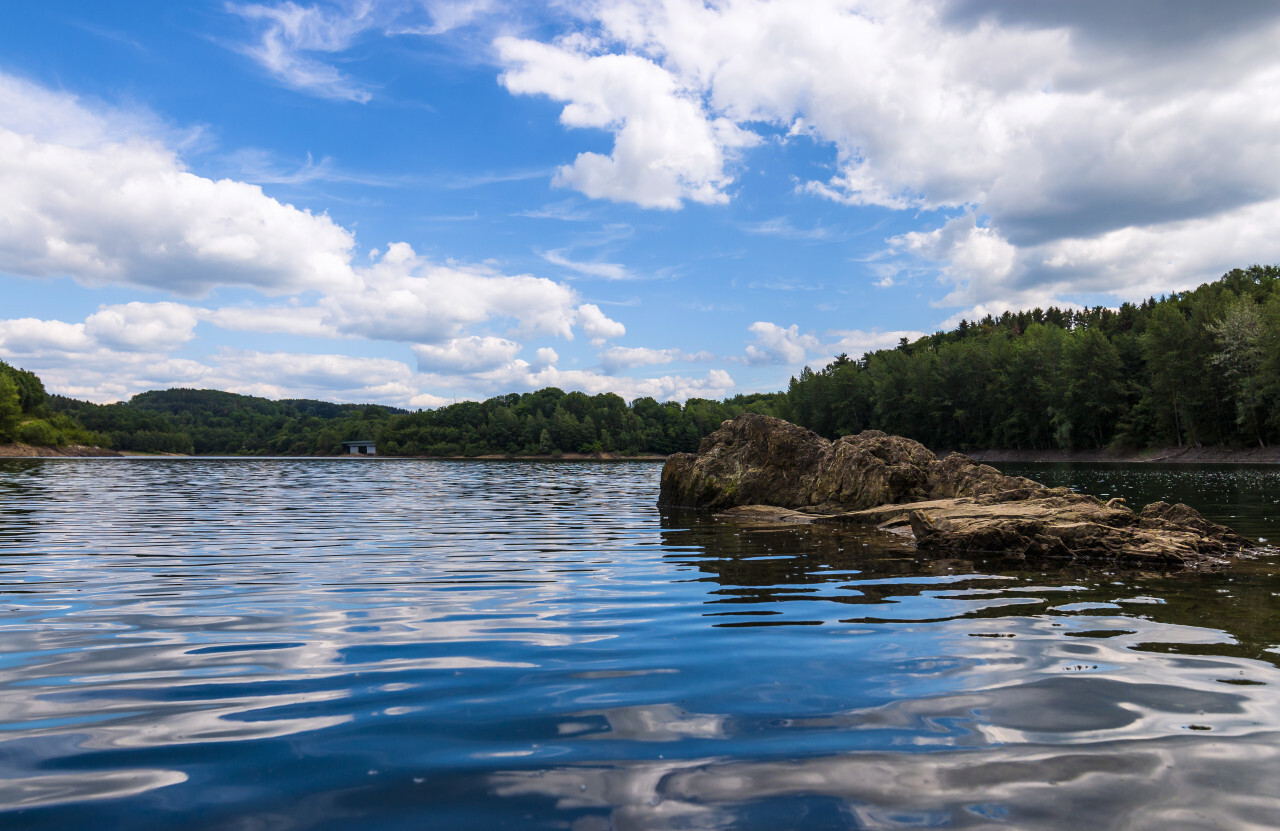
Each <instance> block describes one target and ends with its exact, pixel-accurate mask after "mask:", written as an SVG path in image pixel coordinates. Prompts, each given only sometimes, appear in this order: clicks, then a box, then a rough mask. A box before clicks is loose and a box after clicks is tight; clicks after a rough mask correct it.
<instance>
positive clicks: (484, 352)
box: [413, 335, 520, 375]
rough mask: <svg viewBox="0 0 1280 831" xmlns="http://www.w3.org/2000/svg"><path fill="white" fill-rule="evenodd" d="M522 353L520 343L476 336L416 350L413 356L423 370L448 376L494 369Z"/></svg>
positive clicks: (421, 346) (455, 339) (425, 346)
mask: <svg viewBox="0 0 1280 831" xmlns="http://www.w3.org/2000/svg"><path fill="white" fill-rule="evenodd" d="M519 351H520V344H518V343H516V342H515V341H509V340H506V339H505V338H494V337H488V336H486V337H478V336H475V335H472V336H471V337H467V338H454V339H453V340H451V341H449V342H448V343H446V344H443V345H440V346H434V345H418V346H415V347H413V354H414V355H416V356H417V358H418V369H419V370H420V371H422V372H437V373H443V374H447V375H454V374H458V375H460V374H466V373H472V372H484V371H486V370H490V369H495V368H497V367H500V366H504V365H506V364H508V363H510V362H511V360H512V359H513V358H515V356H516V353H518V352H519Z"/></svg>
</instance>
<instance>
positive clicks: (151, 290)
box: [0, 0, 1280, 407]
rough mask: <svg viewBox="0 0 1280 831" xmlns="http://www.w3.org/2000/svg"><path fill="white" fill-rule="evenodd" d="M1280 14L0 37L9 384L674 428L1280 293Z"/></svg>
mask: <svg viewBox="0 0 1280 831" xmlns="http://www.w3.org/2000/svg"><path fill="white" fill-rule="evenodd" d="M1277 42H1280V7H1278V6H1276V5H1275V4H1274V3H1268V2H1256V3H1255V2H1243V1H1242V2H1227V3H1221V4H1204V3H1200V2H1156V1H1155V0H1134V1H1133V2H1129V3H1123V4H1116V3H1113V2H1112V3H1103V2H1095V0H1082V2H1075V3H1071V4H1060V3H1039V2H1014V0H946V1H945V2H912V0H894V1H893V2H887V0H843V2H836V0H809V1H808V2H794V1H793V2H765V0H733V2H727V1H726V2H711V3H704V2H702V0H697V1H696V2H691V1H690V0H666V2H662V1H661V0H654V1H653V2H645V1H644V0H599V2H586V1H582V2H580V1H579V0H561V1H560V2H552V3H546V4H526V3H520V4H514V3H501V2H496V0H347V1H346V2H336V1H335V2H290V3H275V2H263V3H225V4H223V3H216V2H212V3H211V2H198V3H197V2H180V0H164V1H163V2H161V0H149V1H148V2H142V1H141V0H137V1H135V2H130V1H129V0H119V1H118V2H112V3H101V2H70V0H66V1H62V2H59V1H53V2H47V3H39V4H34V3H28V4H13V5H12V6H11V7H10V8H7V9H6V11H5V25H4V26H3V27H0V194H3V199H0V358H3V359H4V360H6V361H8V362H9V363H12V364H15V365H17V366H22V367H25V368H28V369H31V370H34V371H36V372H38V373H39V374H40V375H41V376H42V377H43V378H44V379H45V381H46V384H47V385H48V386H49V387H50V389H51V390H53V391H55V392H59V393H63V394H67V395H72V396H76V397H80V398H86V399H91V400H94V401H112V400H119V399H122V398H127V397H128V396H130V395H132V394H135V393H137V392H141V391H143V390H147V389H156V388H167V387H173V386H186V387H209V388H219V389H227V390H233V391H238V392H245V393H251V394H259V395H266V396H270V397H316V398H323V399H329V400H341V401H377V402H383V403H388V404H395V405H398V406H406V407H431V406H437V405H439V404H441V403H447V402H449V401H452V400H456V399H461V398H485V397H488V396H490V395H495V394H500V393H505V392H512V391H524V390H530V389H537V388H540V387H544V386H559V387H561V388H564V389H582V390H586V391H588V392H601V391H606V390H610V391H615V392H618V393H620V394H621V395H623V396H624V397H626V398H628V399H631V398H635V397H638V396H640V395H652V396H654V397H657V398H660V399H677V400H684V399H686V398H688V397H690V396H701V397H712V398H719V397H723V396H726V395H732V394H735V393H738V392H752V391H761V390H764V391H771V390H777V389H783V388H785V386H786V383H787V380H788V378H789V377H790V376H791V375H793V374H795V373H796V372H798V370H799V369H800V368H801V367H803V366H804V365H805V364H810V365H812V366H822V365H824V364H825V363H826V362H827V361H829V360H830V359H831V357H832V356H834V355H835V354H837V353H840V352H847V353H849V354H851V355H857V354H860V353H861V352H863V351H865V350H867V349H871V348H878V347H882V346H887V345H892V344H894V343H896V342H897V341H898V339H899V338H901V337H904V336H906V337H915V336H916V335H918V334H920V333H924V332H929V331H934V330H936V329H939V328H945V327H949V326H952V325H954V323H955V322H957V321H958V320H959V319H961V318H962V317H969V318H970V319H973V318H975V317H980V316H981V315H983V314H986V313H988V312H994V313H999V312H1000V311H1001V310H1003V309H1006V308H1015V309H1016V308H1031V307H1034V306H1044V305H1048V304H1059V305H1067V306H1069V305H1073V304H1085V305H1096V304H1106V305H1116V304H1118V303H1119V302H1121V301H1123V300H1136V299H1141V298H1143V297H1146V296H1149V295H1153V294H1154V295H1159V294H1161V293H1165V292H1169V291H1173V290H1179V289H1184V288H1189V287H1192V286H1195V285H1197V284H1199V283H1201V282H1204V281H1206V280H1211V279H1213V278H1215V277H1216V276H1217V275H1219V274H1220V273H1222V272H1223V271H1225V270H1227V269H1229V268H1233V267H1236V266H1244V265H1249V264H1252V263H1255V262H1263V263H1274V262H1277V261H1280V233H1277V225H1278V224H1280V223H1278V221H1277V220H1278V218H1280V53H1277V50H1276V49H1275V48H1274V45H1275V43H1277Z"/></svg>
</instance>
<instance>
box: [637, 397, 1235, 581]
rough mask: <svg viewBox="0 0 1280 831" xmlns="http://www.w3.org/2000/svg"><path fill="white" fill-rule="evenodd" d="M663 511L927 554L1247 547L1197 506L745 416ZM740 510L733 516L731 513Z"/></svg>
mask: <svg viewBox="0 0 1280 831" xmlns="http://www.w3.org/2000/svg"><path fill="white" fill-rule="evenodd" d="M658 501H659V504H660V505H664V506H671V507H685V508H697V509H703V510H715V511H722V512H725V513H724V514H723V516H725V517H726V518H729V519H734V520H735V521H744V520H745V521H752V522H759V521H765V520H767V519H769V518H770V517H772V518H773V519H774V520H775V521H783V522H788V523H794V522H797V521H803V520H802V517H803V516H806V515H807V516H811V517H814V518H815V519H816V521H818V522H823V523H849V524H858V525H872V526H876V527H879V528H881V529H883V530H887V531H896V532H899V533H905V532H906V530H907V529H908V528H909V529H910V533H911V534H912V536H914V538H915V541H916V546H917V547H918V548H920V549H923V550H930V551H946V552H972V553H992V554H1005V555H1009V554H1012V555H1022V556H1026V557H1039V558H1045V557H1047V558H1061V559H1076V558H1080V559H1097V560H1104V561H1111V562H1128V563H1144V564H1160V565H1162V566H1166V567H1170V566H1172V567H1188V568H1203V567H1212V566H1216V565H1220V564H1222V563H1223V562H1225V561H1226V558H1228V557H1230V556H1231V555H1233V554H1235V553H1237V552H1239V551H1240V550H1242V549H1243V548H1245V547H1247V545H1248V542H1247V540H1245V539H1243V538H1242V537H1239V536H1237V535H1236V534H1235V533H1234V532H1232V531H1231V530H1230V529H1229V528H1226V527H1225V526H1222V525H1217V524H1216V523H1213V522H1210V521H1208V520H1206V519H1205V518H1204V517H1203V516H1201V515H1200V514H1199V513H1197V512H1196V511H1195V510H1194V509H1192V508H1189V507H1187V506H1186V505H1167V504H1165V503H1163V502H1157V503H1154V504H1152V505H1148V506H1147V507H1146V508H1144V509H1143V510H1142V512H1141V513H1140V514H1135V513H1134V512H1133V511H1131V510H1130V509H1129V508H1127V507H1125V506H1124V505H1123V504H1122V503H1120V502H1118V501H1116V500H1112V501H1111V502H1108V503H1106V504H1103V503H1102V502H1101V501H1100V500H1098V499H1095V498H1094V497H1092V496H1084V495H1081V494H1076V493H1072V492H1071V491H1069V490H1067V489H1066V488H1046V487H1045V486H1043V485H1041V484H1039V483H1037V482H1033V481H1031V480H1030V479H1024V478H1022V477H1015V476H1005V475H1004V474H1002V473H1001V472H1000V471H998V470H996V469H995V468H993V467H990V466H989V465H983V464H978V463H977V462H975V461H973V460H972V459H970V458H968V457H967V456H963V455H960V454H952V455H950V456H948V457H947V458H945V459H942V460H939V459H938V458H937V457H936V456H934V455H933V453H931V452H930V451H929V450H928V449H927V448H925V447H924V446H923V445H921V444H920V443H919V442H915V441H912V440H911V439H905V438H902V437H900V436H890V435H886V434H885V433H882V432H880V431H878V430H867V431H865V432H863V433H861V434H859V435H857V436H845V437H843V438H841V439H839V440H837V441H834V442H833V441H828V440H826V439H824V438H822V437H821V436H819V435H817V434H815V433H812V432H810V431H808V430H805V429H804V428H802V427H797V426H796V425H794V424H790V423H788V422H785V421H782V420H781V419H776V418H770V417H768V416H762V415H755V414H751V413H748V414H743V415H740V416H738V417H737V418H735V419H733V420H731V421H726V422H724V423H723V424H721V425H720V429H718V430H716V431H715V432H714V433H712V434H711V435H709V436H707V437H706V438H705V439H703V440H702V443H701V445H700V446H699V448H698V452H697V454H696V455H695V454H689V453H678V454H676V455H674V456H671V457H670V458H668V460H667V462H666V464H665V465H664V466H663V469H662V485H661V491H660V494H659V500H658ZM730 509H732V510H730Z"/></svg>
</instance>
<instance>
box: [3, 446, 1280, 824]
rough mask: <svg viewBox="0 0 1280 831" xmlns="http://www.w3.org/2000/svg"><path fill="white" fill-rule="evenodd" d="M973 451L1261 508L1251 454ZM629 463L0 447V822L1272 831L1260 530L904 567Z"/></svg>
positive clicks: (1256, 525)
mask: <svg viewBox="0 0 1280 831" xmlns="http://www.w3.org/2000/svg"><path fill="white" fill-rule="evenodd" d="M1006 469H1007V470H1008V472H1012V473H1018V474H1023V475H1030V476H1033V477H1035V478H1039V479H1041V480H1045V481H1049V482H1050V483H1052V484H1071V485H1073V486H1076V487H1080V488H1081V489H1083V490H1086V491H1088V492H1094V493H1097V494H1098V495H1102V496H1106V497H1108V498H1109V497H1111V496H1125V497H1126V498H1128V499H1129V501H1130V503H1131V504H1139V503H1140V502H1145V501H1149V500H1150V499H1154V498H1165V499H1168V500H1170V501H1174V500H1176V501H1185V502H1188V503H1189V504H1192V505H1193V506H1195V507H1198V508H1201V509H1202V510H1204V511H1205V512H1206V513H1207V514H1208V515H1209V516H1210V517H1211V518H1213V519H1216V520H1218V521H1224V522H1228V523H1229V524H1232V525H1234V526H1235V527H1237V528H1238V529H1239V530H1240V531H1241V532H1242V533H1245V534H1247V535H1249V536H1253V537H1269V536H1270V535H1271V534H1273V533H1274V531H1273V529H1274V523H1275V522H1276V517H1277V515H1278V514H1280V505H1277V502H1276V500H1277V499H1278V498H1280V496H1278V495H1280V471H1277V470H1275V469H1265V468H1256V469H1255V468H1173V467H1152V466H1146V467H1122V466H1103V465H1092V466H1076V467H1051V466H1019V467H1017V468H1016V469H1015V468H1014V467H1013V466H1006ZM658 471H659V468H658V466H656V465H653V464H644V463H635V464H591V463H578V464H570V463H563V464H545V463H519V462H487V463H465V462H423V461H407V460H248V459H243V460H201V459H184V460H21V461H4V462H0V827H6V828H7V827H15V828H30V829H45V828H48V829H53V828H57V829H66V828H82V827H83V828H90V827H92V828H121V829H135V828H136V829H153V828H161V829H163V828H175V829H177V828H183V829H206V828H207V829H303V828H305V829H350V828H371V829H384V828H385V829H400V828H405V829H409V828H413V829H419V828H441V829H473V828H474V829H489V828H503V827H506V828H522V829H523V828H532V829H542V828H546V829H551V828H564V829H572V831H593V830H594V829H608V828H613V829H658V828H690V829H695V828H696V829H706V828H761V829H785V828H805V829H821V828H859V827H865V828H899V827H912V828H918V827H922V826H923V827H954V828H1081V827H1095V828H1117V829H1118V828H1126V829H1128V828H1152V829H1156V828H1160V829H1167V828H1222V827H1231V828H1250V827H1252V828H1271V827H1274V826H1275V824H1276V818H1277V817H1280V698H1278V697H1277V696H1276V693H1275V690H1276V685H1277V684H1278V683H1280V671H1278V670H1277V664H1278V663H1280V613H1277V612H1276V609H1277V603H1276V601H1277V598H1278V597H1280V577H1278V576H1277V572H1280V568H1278V566H1280V563H1278V562H1277V559H1276V558H1275V557H1274V556H1263V557H1261V558H1259V559H1256V560H1253V561H1250V562H1247V563H1245V564H1242V565H1241V566H1240V567H1238V568H1236V569H1233V570H1231V571H1230V572H1224V573H1220V574H1193V575H1165V574H1157V573H1139V572H1130V571H1116V570H1111V571H1108V570H1096V569H1094V570H1090V569H1083V568H1078V567H1077V568H1051V567H1047V566H1043V565H1038V564H1032V565H1028V564H1025V563H1017V562H999V561H988V562H984V561H974V560H960V559H950V560H949V559H926V558H923V557H921V556H919V555H918V553H917V552H916V551H915V550H914V549H912V548H911V547H910V546H908V545H905V544H903V543H902V542H901V541H900V540H897V539H894V538H889V537H886V536H882V535H878V534H875V533H874V532H865V531H839V530H831V529H785V530H762V529H755V530H753V529H744V528H738V527H734V526H730V525H724V524H721V523H717V522H715V521H714V520H712V519H710V518H708V517H705V516H700V515H697V514H688V513H681V514H667V515H662V514H660V513H659V511H658V510H657V509H656V508H655V507H654V504H653V503H654V500H655V498H656V495H657V478H658ZM1276 536H1277V537H1280V534H1276Z"/></svg>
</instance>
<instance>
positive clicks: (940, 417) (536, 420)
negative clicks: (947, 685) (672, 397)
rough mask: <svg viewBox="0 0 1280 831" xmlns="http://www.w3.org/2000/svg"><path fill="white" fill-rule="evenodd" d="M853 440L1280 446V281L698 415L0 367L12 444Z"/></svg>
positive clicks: (523, 448) (1073, 315)
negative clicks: (109, 393) (725, 437)
mask: <svg viewBox="0 0 1280 831" xmlns="http://www.w3.org/2000/svg"><path fill="white" fill-rule="evenodd" d="M748 411H749V412H757V413H763V414H766V415H775V416H778V417H780V418H786V419H788V420H790V421H794V422H796V423H797V424H800V425H803V426H805V427H808V428H809V429H811V430H814V431H815V432H818V433H820V434H822V435H825V436H828V437H831V438H834V437H837V436H840V435H846V434H849V433H857V432H860V431H862V430H864V429H868V428H875V429H880V430H884V431H886V432H889V433H896V434H899V435H904V436H909V437H911V438H914V439H916V440H918V441H921V442H923V443H924V444H926V445H928V446H929V447H932V448H934V449H935V450H940V451H941V450H973V449H986V448H1013V449H1031V450H1044V449H1062V450H1073V449H1083V448H1110V449H1117V450H1121V449H1126V450H1137V449H1142V448H1147V447H1164V446H1187V445H1192V446H1225V447H1241V446H1248V445H1253V446H1259V445H1260V446H1268V445H1271V444H1274V443H1277V442H1280V266H1251V267H1249V268H1245V269H1235V270H1232V271H1230V272H1228V273H1227V274H1225V275H1223V276H1222V277H1221V278H1220V279H1218V280H1216V281H1214V282H1212V283H1206V284H1204V285H1202V286H1200V287H1199V288H1196V289H1194V290H1191V291H1186V292H1179V293H1176V294H1172V295H1169V296H1166V297H1162V298H1159V299H1155V298H1152V299H1148V300H1145V301H1143V302H1142V303H1139V304H1132V303H1125V304H1123V305H1121V306H1120V307H1119V308H1117V309H1111V308H1105V307H1101V306H1098V307H1094V308H1078V309H1060V308H1049V309H1033V310H1030V311H1022V312H1005V313H1004V314H1002V315H1000V316H999V317H995V316H988V317H985V318H983V319H982V320H978V321H973V322H970V321H961V323H960V324H959V325H958V326H957V327H956V328H955V329H953V330H951V331H948V332H937V333H935V334H932V335H929V336H927V337H923V338H920V339H918V340H916V341H914V342H906V341H905V340H904V341H903V342H901V343H900V344H899V345H898V346H897V347H896V348H893V349H884V350H880V351H876V352H870V353H867V354H866V355H863V356H862V357H861V358H858V359H852V358H849V357H848V356H847V355H840V356H838V357H836V359H835V360H834V361H832V362H831V363H829V364H827V365H826V366H825V367H823V368H821V369H819V370H816V371H815V370H813V369H811V368H809V367H805V368H804V370H803V371H802V372H801V373H800V374H799V376H798V377H794V378H792V379H791V382H790V384H789V386H788V389H787V390H786V392H776V393H757V394H751V395H738V396H734V397H732V398H728V399H726V400H724V401H709V400H706V399H697V398H695V399H690V400H689V401H687V402H686V403H684V404H679V403H675V402H666V403H660V402H658V401H656V400H654V399H652V398H639V399H636V400H635V401H631V402H627V401H624V400H623V399H622V398H621V397H619V396H617V395H615V394H613V393H601V394H598V395H587V394H586V393H582V392H565V391H563V390H560V389H556V388H547V389H542V390H538V391H536V392H528V393H511V394H508V395H502V396H497V397H494V398H490V399H488V400H486V401H463V402H459V403H457V404H452V405H450V406H446V407H440V408H439V409H435V410H420V411H417V412H409V411H406V410H400V409H396V408H393V407H383V406H378V405H372V404H334V403H329V402H324V401H312V400H304V399H292V400H280V401H274V400H271V399H267V398H259V397H255V396H247V395H239V394H236V393H230V392H220V391H217V390H191V389H172V390H163V391H152V392H145V393H141V394H139V395H135V396H134V397H133V398H131V399H130V400H129V401H126V402H120V403H116V404H106V405H101V404H91V403H89V402H85V401H77V400H74V399H70V398H65V397H62V396H58V395H49V394H48V393H46V391H45V388H44V385H43V383H42V382H41V381H40V379H39V378H38V377H37V376H36V375H34V374H33V373H31V372H27V371H25V370H21V369H16V368H14V367H12V366H9V365H8V364H6V363H4V362H3V361H0V444H3V443H7V442H13V441H20V442H24V443H26V444H33V445H65V444H88V445H97V446H100V447H109V448H113V449H117V450H125V451H135V452H149V453H182V454H198V455H285V456H307V455H334V454H337V453H340V452H341V451H342V442H343V441H350V440H369V439H372V440H374V441H376V442H377V445H378V453H379V454H381V455H405V456H479V455H490V454H501V455H515V456H521V455H524V456H534V455H540V456H545V455H556V454H560V453H597V452H607V453H615V454H621V455H628V456H633V455H637V454H668V453H674V452H679V451H692V450H695V449H697V446H698V442H699V441H700V440H701V438H702V437H703V436H705V435H706V434H707V433H709V432H711V431H712V430H714V429H715V428H716V427H717V426H718V425H719V424H720V422H721V421H723V420H724V419H727V418H732V417H733V416H735V415H737V414H739V413H742V412H748Z"/></svg>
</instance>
